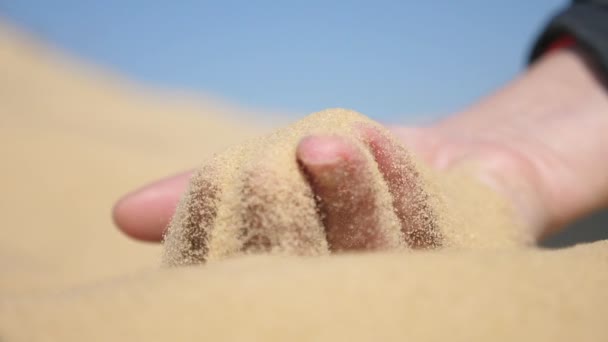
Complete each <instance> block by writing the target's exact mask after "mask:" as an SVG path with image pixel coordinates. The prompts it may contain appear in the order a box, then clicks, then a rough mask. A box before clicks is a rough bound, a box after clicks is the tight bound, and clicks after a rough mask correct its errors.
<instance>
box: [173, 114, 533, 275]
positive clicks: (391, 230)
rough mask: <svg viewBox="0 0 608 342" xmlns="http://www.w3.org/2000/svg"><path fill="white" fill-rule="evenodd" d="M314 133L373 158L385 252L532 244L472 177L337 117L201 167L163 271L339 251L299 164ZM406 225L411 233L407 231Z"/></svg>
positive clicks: (359, 120)
mask: <svg viewBox="0 0 608 342" xmlns="http://www.w3.org/2000/svg"><path fill="white" fill-rule="evenodd" d="M362 125H368V126H371V127H374V130H375V131H377V132H379V133H380V134H382V135H383V136H384V137H385V138H386V139H387V140H388V141H390V142H391V145H392V146H395V147H396V148H397V149H399V150H400V152H401V153H400V154H401V155H403V156H405V158H399V159H398V160H393V161H390V162H389V165H388V167H387V168H388V169H390V170H395V173H398V174H403V175H404V176H405V178H407V179H404V180H403V181H402V182H396V183H398V184H387V182H386V181H385V179H384V178H383V175H382V174H381V172H380V170H379V167H377V163H376V162H375V160H374V157H373V156H372V154H371V153H370V151H368V148H367V147H366V146H365V145H364V144H363V143H362V142H361V141H362V140H363V139H362V138H361V137H360V135H361V134H360V133H358V132H359V131H358V130H356V127H361V126H362ZM315 134H316V135H339V136H343V137H354V138H353V139H351V142H352V143H353V144H355V145H357V146H358V147H359V148H360V149H361V150H362V151H364V152H365V153H364V156H365V157H366V161H367V163H366V164H367V165H370V167H369V168H368V169H366V170H365V171H366V172H367V173H368V174H367V177H366V180H368V181H369V182H366V184H361V185H360V187H362V188H367V187H369V188H370V190H369V191H367V193H371V196H370V197H372V198H373V201H374V202H373V204H372V206H373V213H374V215H375V216H377V220H376V221H375V222H374V223H375V225H377V226H378V227H379V233H378V234H379V235H380V236H381V240H382V241H383V246H382V247H383V249H393V250H407V249H408V247H417V248H418V249H420V248H425V249H435V248H440V247H443V248H445V247H456V248H487V247H507V246H514V245H517V244H524V243H529V242H530V241H531V236H527V235H526V234H525V230H524V229H523V228H521V227H519V224H518V222H517V221H516V220H514V215H513V214H512V213H511V211H510V208H509V207H508V206H507V205H506V203H504V202H503V201H502V200H501V198H500V197H498V196H497V195H496V194H494V193H493V192H492V191H490V190H489V189H487V188H486V187H484V186H483V185H481V184H478V183H476V182H474V180H473V178H471V177H469V176H468V174H467V173H466V171H465V170H459V171H452V172H449V173H447V172H446V173H442V174H435V173H433V172H431V171H430V170H429V169H428V168H427V167H425V165H423V164H422V163H420V162H419V161H417V159H416V158H415V156H410V155H409V153H408V151H407V150H406V149H405V148H404V147H403V146H401V145H400V144H399V143H398V142H397V141H395V140H394V139H393V138H391V136H390V134H389V133H388V132H387V131H386V130H385V129H383V128H382V127H381V126H380V125H378V124H375V123H374V122H372V121H371V120H369V119H368V118H366V117H364V116H363V115H361V114H358V113H355V112H353V111H348V110H344V109H330V110H325V111H322V112H319V113H315V114H312V115H310V116H308V117H306V118H305V119H303V120H301V121H299V122H297V123H295V124H293V125H292V126H289V127H287V128H284V129H282V130H279V131H277V132H274V133H272V134H270V135H268V136H266V137H263V138H259V139H257V140H253V141H250V142H249V143H244V144H242V145H240V146H238V147H236V148H233V149H232V150H229V151H227V152H225V153H223V154H220V155H218V156H217V157H215V158H214V159H213V160H212V161H211V162H209V163H207V164H205V165H204V166H203V167H201V168H200V169H199V170H198V171H197V172H196V173H195V175H194V176H193V178H192V180H191V182H190V187H189V189H188V191H187V192H186V194H185V195H184V197H183V199H182V201H181V204H180V205H179V207H178V208H177V210H176V214H175V216H174V218H173V220H172V223H171V225H170V227H169V230H168V233H167V235H166V237H165V255H164V261H165V263H166V264H168V265H188V264H196V263H202V262H204V261H211V260H218V259H222V258H225V257H228V256H235V255H239V254H252V253H260V252H264V253H270V254H285V255H301V256H319V255H326V254H328V253H329V252H330V250H331V249H332V248H331V247H332V246H330V243H329V242H328V238H327V236H326V235H327V232H326V230H325V228H324V224H323V222H322V217H323V214H322V213H320V212H319V209H318V199H316V198H315V195H314V193H313V191H312V190H311V186H310V185H309V182H308V180H307V177H306V174H305V172H303V171H302V170H301V167H300V166H299V164H298V161H297V160H296V146H297V144H298V142H299V141H301V140H302V139H303V138H304V137H306V136H309V135H315ZM357 136H359V137H357ZM401 178H404V177H401ZM398 179H400V178H398ZM367 183H369V184H367ZM346 191H347V193H344V194H340V196H341V197H343V198H352V197H354V196H356V195H357V194H356V193H353V192H355V191H357V189H346ZM396 196H407V200H408V203H409V204H410V206H411V207H412V208H413V209H412V210H408V215H407V217H406V218H404V219H400V218H399V217H398V215H397V214H396V213H395V210H394V208H393V202H394V198H395V197H396ZM473 210H475V211H473ZM402 221H407V222H402ZM402 226H409V228H410V229H408V230H407V231H405V232H404V231H403V230H402ZM370 229H375V228H371V227H370ZM349 233H350V234H352V235H356V234H358V233H361V232H357V231H352V232H349ZM364 233H365V232H364ZM367 235H371V234H370V233H369V232H368V233H367ZM364 247H365V246H364ZM370 249H371V248H370ZM374 249H376V250H377V249H378V248H374Z"/></svg>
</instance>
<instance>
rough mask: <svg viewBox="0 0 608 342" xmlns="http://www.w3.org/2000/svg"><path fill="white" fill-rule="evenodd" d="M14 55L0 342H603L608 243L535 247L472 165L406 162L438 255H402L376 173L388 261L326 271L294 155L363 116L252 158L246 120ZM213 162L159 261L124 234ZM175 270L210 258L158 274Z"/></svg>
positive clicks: (379, 255)
mask: <svg viewBox="0 0 608 342" xmlns="http://www.w3.org/2000/svg"><path fill="white" fill-rule="evenodd" d="M0 51H1V52H0V74H2V76H3V77H2V78H1V79H0V139H1V142H2V143H0V154H1V155H2V161H3V164H2V168H1V170H0V173H1V174H2V177H0V188H2V190H3V196H2V197H1V198H0V214H1V215H2V223H3V225H2V234H1V235H0V340H1V341H116V340H119V341H120V340H126V341H150V342H151V341H194V340H199V341H244V340H254V341H370V340H374V341H376V340H377V341H522V340H525V341H552V342H553V341H607V340H608V326H607V325H606V317H608V291H607V290H606V289H608V243H607V242H606V241H600V242H596V243H593V244H586V245H579V246H576V247H573V248H568V249H562V250H542V249H538V248H535V247H534V246H533V245H529V244H528V242H529V241H527V239H528V237H527V236H526V235H525V234H524V233H522V231H521V228H520V225H519V224H518V223H517V222H516V221H515V220H514V219H513V218H512V215H511V213H510V209H509V208H508V207H507V206H505V205H504V204H502V202H501V200H500V196H498V195H496V194H494V193H493V192H492V191H489V190H488V189H487V188H486V187H484V186H483V185H481V184H478V183H477V182H475V181H474V179H473V178H468V177H467V176H466V175H467V174H471V172H470V168H472V167H474V165H468V166H467V165H463V166H462V168H461V170H460V171H451V172H449V173H444V174H435V173H433V172H431V171H429V170H425V169H424V165H422V163H420V162H419V161H416V160H415V156H409V157H408V158H409V161H408V162H407V163H405V164H401V165H395V166H394V167H396V168H400V169H407V170H408V171H411V172H409V173H408V174H410V175H413V176H412V177H413V178H412V183H411V184H413V185H415V186H412V189H413V190H412V191H409V192H407V193H408V196H412V198H413V201H414V207H415V208H417V210H414V214H413V216H414V217H416V218H417V219H419V221H416V222H417V223H416V224H414V227H415V229H414V231H416V230H418V229H422V228H424V229H427V228H428V229H429V230H428V231H429V232H430V233H429V234H428V235H424V234H423V235H422V236H423V237H424V238H423V239H422V240H423V241H425V246H427V247H429V248H426V249H424V250H411V249H410V248H409V243H408V242H407V240H408V236H407V234H406V233H407V232H404V233H403V237H404V240H400V239H398V237H399V235H400V234H402V233H401V232H400V230H399V229H398V228H397V223H396V220H395V217H394V216H393V215H394V214H392V211H391V210H390V201H391V198H392V197H391V196H394V194H395V193H397V192H395V191H394V190H395V189H390V188H388V186H386V185H384V184H383V182H382V179H381V177H380V174H379V173H378V170H376V169H375V168H374V167H375V166H374V167H372V168H370V170H368V172H369V173H370V174H369V176H370V177H371V178H373V179H375V180H376V181H375V182H372V183H373V184H372V185H373V186H372V187H373V191H375V193H376V194H377V202H376V203H375V205H376V207H377V210H378V212H379V214H380V216H382V220H383V224H384V226H383V228H384V229H385V235H386V236H387V237H393V238H394V239H393V240H390V239H389V241H393V245H391V246H389V247H390V248H386V250H383V251H377V252H374V253H334V254H330V255H328V253H329V250H331V246H330V245H329V244H328V243H327V240H326V238H325V237H324V236H323V233H324V231H323V229H322V226H321V223H320V222H319V221H318V217H317V215H316V214H317V212H316V206H315V204H316V203H315V201H314V200H313V199H314V198H312V197H311V194H310V190H309V189H308V186H307V182H306V180H305V179H304V178H303V175H302V173H301V171H300V169H299V167H298V165H297V163H296V161H295V159H294V158H295V157H294V154H293V151H294V148H295V145H296V144H297V142H298V141H299V139H300V138H301V137H302V136H304V135H307V134H309V133H312V132H319V131H322V132H327V133H331V134H344V135H348V133H349V130H350V129H351V128H350V123H352V122H359V121H365V122H368V120H367V119H365V118H364V117H362V116H360V115H357V114H354V113H351V112H344V111H332V112H325V113H319V114H316V115H313V116H311V117H309V118H306V119H304V121H301V122H300V123H297V124H296V125H295V126H292V127H291V128H287V129H284V130H281V131H279V132H278V133H274V134H272V135H271V136H269V137H267V138H264V139H261V140H257V141H255V140H254V141H253V142H252V143H246V144H245V145H239V144H240V143H242V142H243V140H247V139H252V138H253V137H255V136H257V135H261V134H263V133H265V132H267V131H268V130H267V129H265V127H262V128H259V127H258V128H256V127H255V126H254V125H252V124H251V123H250V122H245V121H243V120H244V119H243V118H245V117H251V115H248V114H247V113H244V112H243V111H242V110H238V109H235V108H232V107H229V106H220V105H218V104H216V103H213V102H209V101H202V102H196V101H193V102H191V103H190V102H188V103H189V104H184V103H181V104H175V103H172V102H170V101H169V102H165V101H160V100H159V96H158V94H157V93H153V94H152V95H147V94H148V91H142V90H141V88H139V87H135V86H127V85H125V84H124V82H122V81H121V80H120V79H119V78H116V77H113V76H108V75H107V74H105V73H101V72H96V71H91V69H89V68H86V67H84V66H82V65H79V64H77V63H74V62H73V61H70V62H66V60H65V58H63V57H58V56H57V54H56V53H51V52H49V50H48V49H47V48H43V47H41V46H40V45H39V44H38V43H37V42H33V41H32V40H29V39H27V38H23V37H22V36H21V35H19V34H17V33H15V32H14V30H11V29H10V28H6V27H0ZM119 81H121V82H119ZM230 117H233V118H239V119H238V120H236V119H227V118H230ZM233 145H237V146H241V147H237V148H234V149H232V150H231V152H229V153H228V154H219V155H217V157H215V159H213V158H211V157H212V155H213V153H218V152H221V151H222V150H224V149H225V148H226V147H228V146H233ZM366 153H367V152H366ZM209 158H211V159H209ZM366 158H370V156H369V155H368V154H366ZM203 160H215V161H214V162H211V163H209V164H207V166H205V167H204V168H201V170H203V172H201V173H199V174H198V175H197V176H196V177H195V178H193V180H192V183H191V185H190V189H189V192H187V194H186V196H185V197H184V199H183V201H182V203H181V205H180V209H179V210H178V212H177V216H176V217H175V219H174V221H173V225H172V228H171V229H172V231H171V232H170V233H169V234H168V235H167V242H166V244H165V245H164V246H161V245H159V244H144V243H137V242H135V241H132V240H129V239H128V238H126V237H125V236H123V235H121V233H120V232H118V231H117V230H116V229H115V228H114V227H113V226H112V222H111V218H110V213H109V211H110V208H111V206H112V204H113V202H114V201H115V200H116V198H118V197H119V196H120V195H121V194H123V193H125V192H126V191H128V190H130V189H133V188H135V187H137V186H138V185H140V184H141V183H144V182H147V181H151V180H153V179H155V178H159V177H162V176H163V175H166V174H170V173H171V172H175V171H177V170H181V169H185V168H187V167H191V166H192V165H193V164H194V163H197V162H201V161H203ZM371 165H375V164H373V163H371ZM209 180H211V182H210V181H209ZM269 180H270V181H269ZM201 192H203V193H206V194H211V193H214V194H215V195H214V196H200V194H201ZM288 192H289V193H288ZM292 195H293V196H292ZM197 208H199V209H201V210H200V211H197V210H196V209H197ZM268 208H270V209H271V210H266V209H268ZM258 209H264V210H258ZM424 213H426V214H428V217H425V216H424V215H422V214H424ZM254 214H259V215H258V216H256V215H254ZM419 215H422V216H419ZM278 227H281V228H282V230H277V228H278ZM245 228H247V229H245ZM416 236H420V235H412V236H411V237H412V238H411V239H410V242H413V241H416V239H415V237H416ZM395 239H396V240H395ZM402 241H406V243H405V244H404V243H403V242H402ZM431 247H433V248H431ZM261 252H263V253H261ZM161 254H164V257H163V259H164V262H165V263H167V264H172V265H175V264H192V263H200V262H201V261H203V260H208V261H209V262H205V263H202V264H200V265H193V266H186V267H161V266H160V265H159V264H160V259H161ZM312 255H318V256H312Z"/></svg>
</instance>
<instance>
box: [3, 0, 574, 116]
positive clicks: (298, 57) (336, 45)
mask: <svg viewBox="0 0 608 342" xmlns="http://www.w3.org/2000/svg"><path fill="white" fill-rule="evenodd" d="M566 3H567V2H566V1H565V0H510V1H487V0H486V1H482V0H475V1H473V0H468V1H467V0H459V1H329V0H326V1H317V0H309V1H301V2H300V1H298V2H296V1H281V2H280V1H230V0H225V1H193V0H188V1H166V2H163V1H139V0H134V1H117V0H111V1H97V2H93V1H78V0H73V1H68V0H58V1H32V0H0V13H1V15H2V16H4V17H6V18H8V19H9V20H10V21H11V22H13V23H15V24H18V25H20V26H22V27H24V28H25V29H26V30H27V31H29V32H32V33H34V34H35V35H37V36H39V37H41V38H43V39H45V40H47V41H49V42H51V43H54V44H55V45H57V46H59V47H61V48H64V49H65V50H67V51H69V52H70V53H71V54H73V55H76V56H79V57H82V58H84V59H86V60H89V61H91V62H94V63H97V64H100V65H102V66H104V67H108V68H111V69H113V70H115V71H118V72H120V73H122V74H125V75H127V76H128V77H130V78H132V79H134V80H138V81H142V82H146V83H150V84H153V85H157V86H161V87H169V88H178V89H186V90H194V91H200V92H205V93H207V94H211V95H216V96H219V97H221V98H223V99H227V100H229V101H232V102H234V103H237V104H240V105H243V106H250V107H255V108H271V109H285V110H288V111H290V112H297V113H307V112H312V111H316V110H319V109H322V108H325V107H348V108H353V109H356V110H359V111H361V112H364V113H365V114H368V115H370V116H372V117H374V118H376V119H380V120H388V121H402V120H407V118H408V116H409V117H410V118H411V117H414V116H418V115H438V114H442V113H447V112H450V111H451V110H456V109H458V108H461V107H462V106H465V105H466V104H468V103H470V102H472V101H474V100H475V99H476V98H478V97H480V96H482V95H483V94H486V93H488V92H489V91H491V90H493V89H495V88H497V87H498V86H500V85H501V84H503V83H504V82H506V81H507V80H509V79H510V78H512V77H513V76H515V75H516V74H517V73H518V72H519V71H521V70H522V68H523V67H524V65H525V58H526V55H527V51H528V49H529V47H530V44H531V43H532V41H533V39H534V37H535V35H536V34H537V33H538V31H539V30H540V28H541V27H542V25H543V24H544V23H545V22H546V20H547V19H548V18H549V15H550V14H551V13H553V12H554V11H556V10H557V9H559V8H560V7H562V6H564V5H565V4H566Z"/></svg>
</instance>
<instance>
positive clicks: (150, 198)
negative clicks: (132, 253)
mask: <svg viewBox="0 0 608 342" xmlns="http://www.w3.org/2000/svg"><path fill="white" fill-rule="evenodd" d="M191 174H192V172H191V171H188V172H184V173H181V174H178V175H176V176H172V177H169V178H166V179H163V180H160V181H157V182H154V183H152V184H149V185H146V186H144V187H143V188H141V189H139V190H136V191H134V192H132V193H130V194H127V195H125V196H124V197H123V198H121V199H120V200H119V201H118V202H117V203H116V204H115V205H114V208H113V212H112V216H113V219H114V223H115V224H116V225H117V226H118V228H120V229H121V230H122V231H123V232H124V233H126V234H127V235H129V236H131V237H134V238H136V239H139V240H145V241H157V242H158V241H160V240H161V239H162V236H163V233H164V231H165V229H166V228H167V225H168V223H169V221H170V220H171V216H172V215H173V212H174V211H175V207H176V206H177V203H178V201H179V198H180V196H181V195H182V193H183V192H184V191H185V189H186V187H187V184H188V180H189V179H190V176H191Z"/></svg>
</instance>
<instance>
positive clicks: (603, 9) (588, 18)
mask: <svg viewBox="0 0 608 342" xmlns="http://www.w3.org/2000/svg"><path fill="white" fill-rule="evenodd" d="M564 36H571V37H573V38H574V39H575V40H576V44H577V46H579V47H580V48H582V49H583V51H585V52H586V53H587V54H588V55H589V57H591V59H592V60H594V61H595V63H596V64H597V67H598V70H599V71H600V73H602V74H603V76H604V77H605V78H608V0H586V1H584V0H578V1H576V0H575V1H574V2H573V3H572V4H571V5H570V6H569V7H568V8H566V9H565V10H562V11H561V12H558V13H557V14H556V15H555V16H554V17H553V18H552V19H551V20H550V21H549V23H548V25H547V26H546V28H545V30H544V31H543V32H542V34H541V35H540V37H539V38H538V40H537V41H536V43H535V44H534V47H533V49H532V53H531V55H530V62H534V61H535V60H536V59H538V58H539V57H540V56H541V55H542V54H543V52H545V51H546V50H547V48H548V47H549V46H551V44H552V43H553V42H555V40H556V39H559V38H561V37H564Z"/></svg>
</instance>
